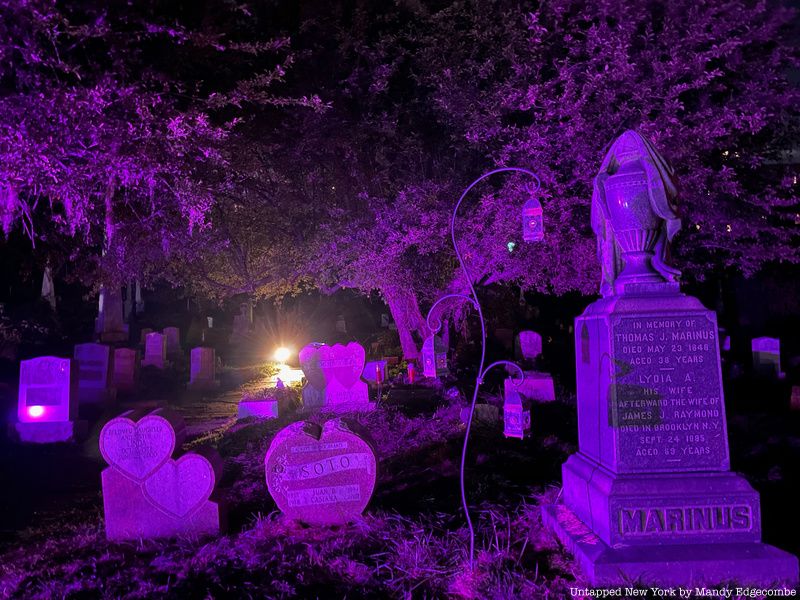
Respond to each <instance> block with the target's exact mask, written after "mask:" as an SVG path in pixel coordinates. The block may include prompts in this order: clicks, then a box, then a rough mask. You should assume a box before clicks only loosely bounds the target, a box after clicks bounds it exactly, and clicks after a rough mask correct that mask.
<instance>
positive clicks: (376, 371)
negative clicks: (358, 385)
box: [361, 360, 389, 383]
mask: <svg viewBox="0 0 800 600" xmlns="http://www.w3.org/2000/svg"><path fill="white" fill-rule="evenodd" d="M387 377H389V364H388V363H387V362H386V361H385V360H372V361H370V362H368V363H366V364H365V365H364V371H363V372H362V373H361V378H362V379H364V380H366V381H371V382H372V383H386V378H387Z"/></svg>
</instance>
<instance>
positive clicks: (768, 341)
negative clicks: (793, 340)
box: [750, 337, 782, 377]
mask: <svg viewBox="0 0 800 600" xmlns="http://www.w3.org/2000/svg"><path fill="white" fill-rule="evenodd" d="M750 344H751V347H752V350H753V370H754V371H755V372H756V373H757V374H759V375H764V376H767V377H780V376H781V375H782V373H781V341H780V340H779V339H778V338H771V337H759V338H753V340H752V341H751V342H750Z"/></svg>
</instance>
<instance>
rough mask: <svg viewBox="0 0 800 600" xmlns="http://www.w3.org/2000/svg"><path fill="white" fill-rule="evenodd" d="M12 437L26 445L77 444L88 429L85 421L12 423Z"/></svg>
mask: <svg viewBox="0 0 800 600" xmlns="http://www.w3.org/2000/svg"><path fill="white" fill-rule="evenodd" d="M12 425H13V426H12V427H10V429H11V435H12V437H14V438H16V439H17V440H18V441H20V442H23V443H26V444H54V443H57V442H77V441H80V440H81V439H83V438H85V437H86V435H87V433H88V431H89V429H88V426H87V423H86V421H50V422H45V423H13V424H12Z"/></svg>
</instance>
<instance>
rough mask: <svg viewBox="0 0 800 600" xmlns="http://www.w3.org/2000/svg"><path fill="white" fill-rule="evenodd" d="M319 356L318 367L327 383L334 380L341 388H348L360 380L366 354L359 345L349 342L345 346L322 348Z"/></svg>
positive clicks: (337, 345)
mask: <svg viewBox="0 0 800 600" xmlns="http://www.w3.org/2000/svg"><path fill="white" fill-rule="evenodd" d="M319 355H320V361H319V366H320V368H321V369H322V372H323V373H324V374H325V379H326V380H327V381H328V382H330V381H332V380H334V379H335V380H336V381H338V382H339V383H341V384H342V387H345V388H349V387H352V386H353V385H355V383H356V382H357V381H359V380H360V379H361V373H362V372H363V371H364V362H365V360H366V352H364V347H363V346H362V345H361V344H359V343H357V342H350V343H349V344H347V346H343V345H342V344H336V345H335V346H322V347H321V348H320V349H319Z"/></svg>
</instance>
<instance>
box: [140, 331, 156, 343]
mask: <svg viewBox="0 0 800 600" xmlns="http://www.w3.org/2000/svg"><path fill="white" fill-rule="evenodd" d="M151 333H153V330H152V329H151V328H150V327H145V328H144V329H142V331H141V332H140V333H139V344H140V345H142V346H144V345H145V343H147V336H148V335H150V334H151Z"/></svg>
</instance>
